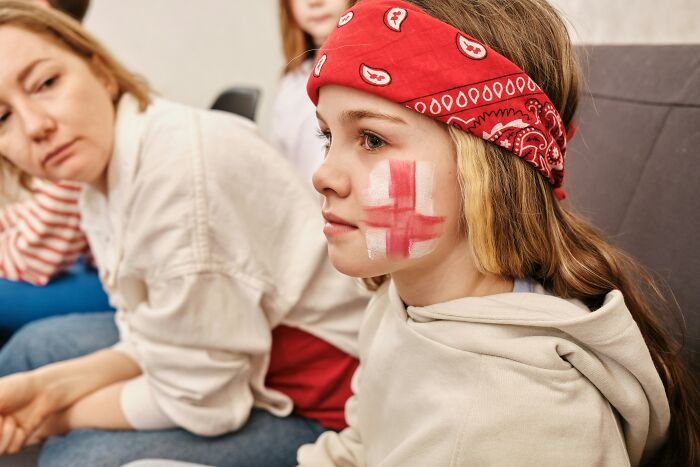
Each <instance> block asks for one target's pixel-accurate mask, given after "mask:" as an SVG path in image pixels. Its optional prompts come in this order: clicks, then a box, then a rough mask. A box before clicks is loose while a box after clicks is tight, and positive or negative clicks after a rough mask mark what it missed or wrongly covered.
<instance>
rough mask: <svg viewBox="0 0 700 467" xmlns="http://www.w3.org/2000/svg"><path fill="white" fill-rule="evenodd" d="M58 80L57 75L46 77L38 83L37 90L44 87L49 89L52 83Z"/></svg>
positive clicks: (41, 89)
mask: <svg viewBox="0 0 700 467" xmlns="http://www.w3.org/2000/svg"><path fill="white" fill-rule="evenodd" d="M57 80H58V76H52V77H51V78H49V79H47V80H46V81H44V82H43V83H41V84H40V85H39V87H38V88H37V91H43V90H44V89H49V88H51V87H52V86H53V85H54V84H56V81H57Z"/></svg>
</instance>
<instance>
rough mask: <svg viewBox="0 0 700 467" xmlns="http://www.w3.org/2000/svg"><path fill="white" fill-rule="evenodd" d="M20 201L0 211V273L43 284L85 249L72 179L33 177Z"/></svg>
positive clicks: (76, 195)
mask: <svg viewBox="0 0 700 467" xmlns="http://www.w3.org/2000/svg"><path fill="white" fill-rule="evenodd" d="M35 186H36V190H35V191H34V192H33V193H32V195H31V197H30V198H29V199H28V200H26V201H23V202H20V203H14V204H11V205H9V206H6V207H5V208H4V209H3V210H2V211H0V277H2V278H5V279H10V280H18V281H25V282H30V283H32V284H35V285H45V284H46V283H47V282H48V281H49V280H50V279H51V278H52V277H53V276H55V275H56V274H57V273H59V272H61V271H62V270H64V269H66V268H67V267H69V266H70V265H71V264H73V263H74V262H75V260H76V259H77V258H78V257H79V256H80V255H81V254H83V253H85V252H87V250H88V246H87V239H86V238H85V235H84V234H83V233H82V232H81V230H80V212H79V210H78V197H79V195H80V186H79V185H77V184H73V183H67V182H60V183H53V182H47V181H37V182H36V184H35Z"/></svg>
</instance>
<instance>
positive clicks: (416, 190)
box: [313, 85, 468, 277]
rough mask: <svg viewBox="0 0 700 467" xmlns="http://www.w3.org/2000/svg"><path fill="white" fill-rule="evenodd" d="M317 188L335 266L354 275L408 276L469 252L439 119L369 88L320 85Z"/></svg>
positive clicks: (451, 152)
mask: <svg viewBox="0 0 700 467" xmlns="http://www.w3.org/2000/svg"><path fill="white" fill-rule="evenodd" d="M317 110H318V112H317V113H318V120H319V127H320V128H321V131H322V133H323V134H324V135H325V138H326V140H327V154H326V158H325V160H324V162H323V164H322V165H321V167H320V168H319V169H318V170H317V171H316V173H315V174H314V177H313V182H314V186H315V187H316V190H317V191H318V192H319V193H321V194H322V195H323V215H324V217H325V218H326V221H327V222H326V225H325V227H324V233H325V234H326V237H327V238H328V251H329V256H330V259H331V261H332V263H333V265H334V266H335V267H336V269H338V270H339V271H341V272H343V273H345V274H348V275H351V276H355V277H371V276H379V275H382V274H396V273H398V272H402V273H403V274H411V273H412V272H421V271H425V269H424V268H430V267H431V266H437V265H439V264H444V263H445V261H450V258H451V257H453V256H454V255H455V254H457V255H464V254H468V243H467V240H466V235H464V234H463V233H461V231H460V222H459V219H460V212H461V202H460V197H461V195H460V188H459V185H458V181H457V166H456V162H455V159H456V158H455V149H454V145H453V143H452V140H451V138H450V136H449V133H448V132H447V129H446V127H445V126H444V125H441V124H440V123H438V122H435V121H434V120H432V119H429V118H427V117H424V116H422V115H420V114H418V113H417V112H414V111H412V110H409V109H407V108H405V107H403V106H401V105H399V104H396V103H393V102H390V101H387V100H385V99H382V98H380V97H377V96H375V95H372V94H368V93H364V92H361V91H358V90H355V89H351V88H347V87H341V86H336V85H328V86H324V87H323V88H321V90H320V99H319V102H318V108H317Z"/></svg>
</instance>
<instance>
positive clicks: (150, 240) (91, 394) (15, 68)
mask: <svg viewBox="0 0 700 467" xmlns="http://www.w3.org/2000/svg"><path fill="white" fill-rule="evenodd" d="M0 62H1V63H2V64H3V66H2V68H0V154H1V155H2V159H1V160H0V163H1V164H12V165H13V166H14V167H16V168H17V169H18V170H20V171H22V172H24V173H28V174H30V175H32V176H34V177H39V178H46V179H51V180H69V181H75V182H79V183H81V184H82V186H83V189H82V192H81V197H80V201H79V208H80V217H81V225H80V227H81V229H82V231H83V232H85V233H86V235H87V238H88V240H89V243H90V248H91V251H92V252H93V253H94V255H95V258H96V262H97V264H98V266H99V270H100V277H101V280H102V282H103V284H104V285H105V288H106V289H107V291H108V293H109V296H110V301H111V302H112V303H113V304H114V305H115V306H116V308H117V309H118V312H117V324H118V327H119V331H120V336H119V342H118V343H117V344H116V345H115V346H114V347H112V348H108V349H105V350H101V351H99V352H96V353H93V354H90V355H87V356H85V357H81V358H76V359H72V360H68V361H62V362H58V363H52V364H50V365H48V366H44V367H41V368H36V369H35V368H34V367H35V365H34V364H33V362H32V359H31V356H32V355H33V354H32V352H34V351H35V350H36V348H44V349H56V348H57V349H61V348H63V347H66V348H68V349H70V347H71V345H72V343H71V342H63V341H62V340H61V339H62V336H61V334H60V333H59V332H58V331H57V329H60V326H55V327H54V329H53V331H54V333H53V334H52V335H47V334H46V333H44V334H42V333H37V332H35V331H32V329H36V328H31V327H30V328H27V330H26V331H22V332H20V333H19V334H18V335H17V336H16V337H15V338H14V339H13V340H12V341H11V342H10V343H8V345H7V346H6V347H5V348H3V350H2V352H0V372H2V373H8V371H7V368H6V366H8V365H10V363H12V364H14V365H21V364H24V365H25V366H26V368H24V369H25V370H31V371H25V372H22V373H17V374H12V375H11V376H8V377H5V378H2V379H0V423H1V424H2V428H1V429H0V454H1V453H4V452H16V451H17V450H18V449H19V448H20V447H21V446H23V445H25V444H26V443H27V442H35V441H38V440H41V439H42V438H44V437H46V436H50V435H53V434H61V433H66V432H67V431H70V430H76V429H84V428H98V429H109V430H124V431H119V432H111V431H96V430H80V431H77V432H72V433H70V434H68V435H67V436H65V437H60V438H54V439H52V440H51V441H50V442H49V443H47V445H46V446H45V447H44V448H43V450H42V455H41V459H40V463H41V464H42V465H86V464H89V465H98V464H101V463H104V462H105V459H107V458H109V462H113V463H116V464H119V463H123V462H126V461H128V460H132V459H136V458H140V457H143V456H145V455H150V456H154V455H155V456H158V455H160V456H164V457H170V458H176V459H177V458H180V459H191V460H203V461H205V462H209V463H212V464H223V463H224V462H225V463H227V464H230V465H274V464H275V463H277V462H278V460H279V459H280V458H282V459H289V458H293V457H294V453H295V451H296V449H297V447H298V446H299V445H300V444H302V443H304V442H309V441H313V440H314V439H315V438H316V437H317V436H318V434H319V433H320V432H321V431H323V430H324V429H325V428H341V427H343V426H344V425H345V423H344V420H343V414H342V407H343V405H344V401H345V399H346V398H347V396H348V395H349V376H350V375H351V374H352V373H353V372H354V369H355V367H356V360H355V359H354V358H353V355H354V354H355V352H356V349H355V346H356V342H355V338H356V332H357V328H358V327H359V318H360V315H361V313H362V310H363V308H364V305H365V300H364V299H363V294H362V293H361V291H358V290H357V289H356V287H355V284H354V283H353V281H352V279H350V278H346V277H343V276H342V275H341V274H339V273H337V272H336V271H334V270H333V268H332V267H331V266H330V263H328V261H327V259H326V258H327V257H326V251H325V245H324V242H323V238H322V235H321V232H320V230H321V226H322V221H321V219H320V216H319V215H318V212H317V205H316V200H315V198H314V196H312V195H311V193H309V192H308V190H306V189H305V187H304V186H303V185H302V184H301V182H299V181H298V180H297V179H296V177H293V176H291V175H289V174H290V172H291V168H290V167H289V166H288V165H286V164H285V162H284V160H283V159H281V158H280V157H279V156H278V155H277V154H276V153H275V152H274V151H273V150H271V148H270V147H269V146H267V145H266V144H265V143H264V142H263V141H262V140H261V139H260V137H259V136H258V134H257V133H256V131H255V128H254V127H253V126H252V125H251V124H249V123H247V122H246V121H244V120H243V119H240V118H237V117H235V116H233V115H230V114H224V113H220V112H207V111H201V110H195V109H191V108H188V107H185V106H181V105H178V104H175V103H172V102H168V101H165V100H163V99H157V98H154V97H152V96H151V95H150V94H149V91H148V88H147V86H146V85H145V84H144V83H143V82H142V81H140V80H139V79H137V78H136V77H135V76H134V75H132V74H131V73H129V72H128V71H127V70H125V69H124V68H123V67H122V66H121V65H120V64H119V63H118V62H117V61H115V60H114V58H112V57H111V55H110V54H109V53H108V52H107V51H106V50H104V48H102V47H101V46H100V45H99V44H98V43H97V42H96V41H95V40H94V39H93V38H92V37H90V36H89V35H88V34H87V33H85V31H83V30H82V29H81V28H80V26H79V25H78V24H77V23H75V22H71V21H69V20H67V19H66V18H65V17H64V16H61V15H58V14H57V13H54V12H52V11H50V10H46V9H42V8H38V7H35V6H32V5H31V4H28V3H23V2H15V1H0ZM252 173H255V174H256V176H255V177H252V178H251V177H250V174H252ZM57 322H59V321H57V320H54V323H57ZM77 325H79V323H78V324H76V326H77ZM69 335H70V336H71V337H76V334H75V332H73V333H72V334H69ZM61 353H62V351H60V350H59V352H58V355H57V356H56V355H54V357H55V358H54V360H63V359H64V358H65V354H66V353H70V352H67V351H64V352H63V355H61ZM254 408H255V409H254ZM292 410H294V412H295V414H294V415H292V414H291V412H292ZM175 427H180V428H184V429H185V430H187V431H184V430H172V429H171V428H175ZM129 430H156V431H152V432H142V433H133V432H132V433H130V432H129ZM232 431H238V432H237V433H235V434H232V435H226V436H220V435H225V434H227V433H229V432H232ZM188 432H189V433H188ZM196 435H200V436H207V437H210V436H218V438H217V439H216V441H215V443H214V444H216V449H210V446H211V445H210V444H209V443H207V442H206V438H201V437H200V436H196ZM261 446H264V448H262V449H261Z"/></svg>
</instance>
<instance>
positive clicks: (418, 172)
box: [365, 160, 443, 260]
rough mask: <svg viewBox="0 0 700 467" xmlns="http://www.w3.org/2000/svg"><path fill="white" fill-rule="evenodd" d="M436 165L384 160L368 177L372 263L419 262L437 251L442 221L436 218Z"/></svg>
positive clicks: (366, 207) (367, 194)
mask: <svg viewBox="0 0 700 467" xmlns="http://www.w3.org/2000/svg"><path fill="white" fill-rule="evenodd" d="M433 174H434V164H433V163H431V162H427V161H399V160H384V161H381V162H379V163H378V164H377V165H376V166H375V168H374V169H373V170H372V171H371V172H370V173H369V184H368V187H367V191H366V195H365V213H366V217H367V219H366V223H367V229H366V231H365V240H366V243H367V255H368V256H369V258H370V259H374V260H377V259H383V258H387V257H400V258H419V257H421V256H425V255H427V254H428V253H430V252H431V251H433V250H434V248H435V245H436V241H437V238H438V237H439V234H440V226H441V224H442V222H443V218H442V217H437V216H435V215H434V209H433V190H434V180H433Z"/></svg>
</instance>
